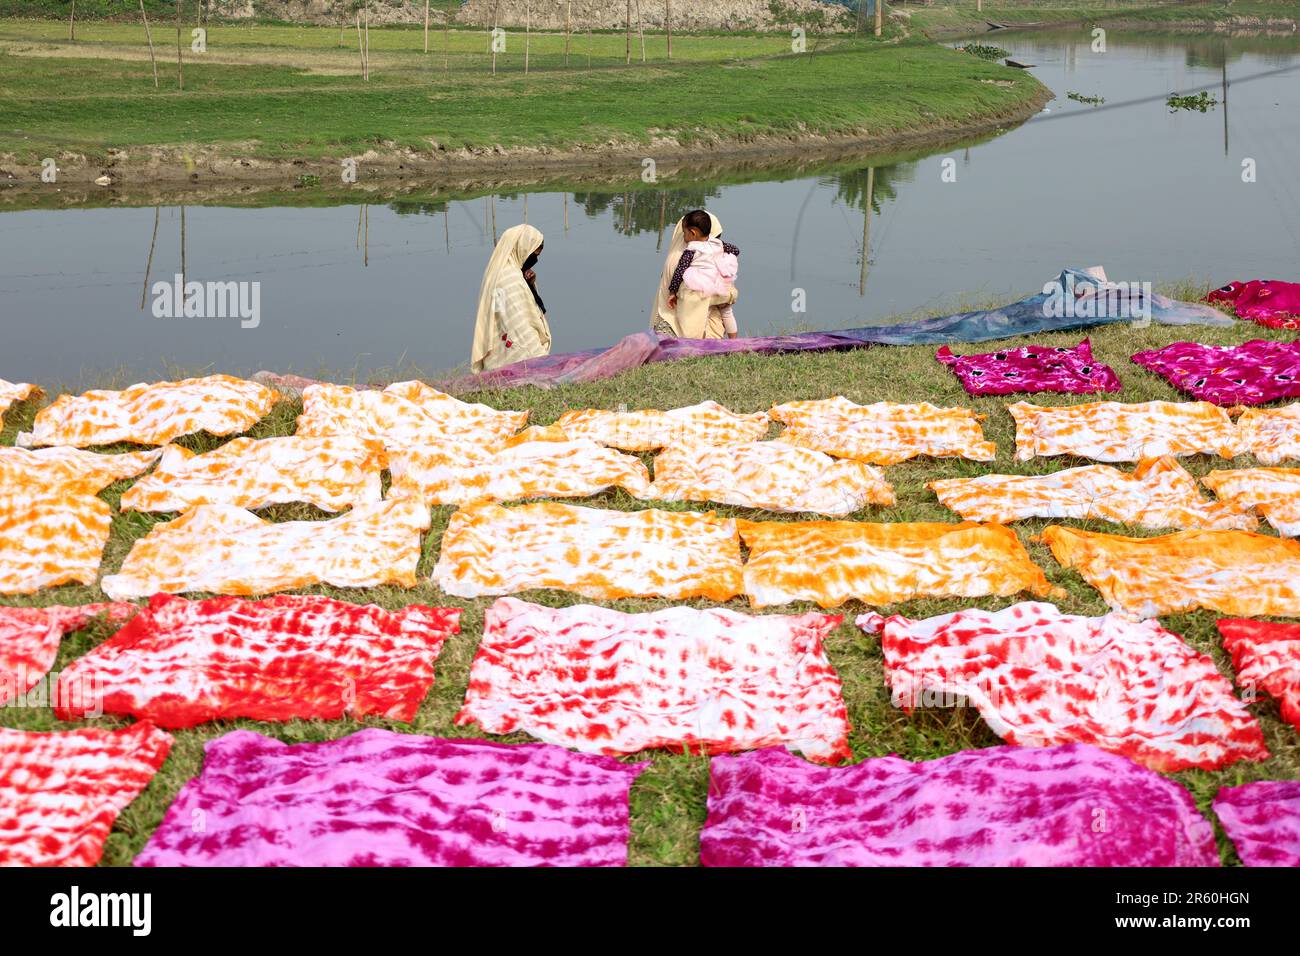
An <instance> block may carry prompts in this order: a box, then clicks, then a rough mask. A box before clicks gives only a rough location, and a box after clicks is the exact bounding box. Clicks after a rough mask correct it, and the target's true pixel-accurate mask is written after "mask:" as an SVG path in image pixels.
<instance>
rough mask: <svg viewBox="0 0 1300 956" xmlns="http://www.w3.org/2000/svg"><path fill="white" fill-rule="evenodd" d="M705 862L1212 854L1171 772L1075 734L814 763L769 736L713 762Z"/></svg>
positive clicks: (959, 862)
mask: <svg viewBox="0 0 1300 956" xmlns="http://www.w3.org/2000/svg"><path fill="white" fill-rule="evenodd" d="M710 772H711V774H712V780H711V783H710V786H709V818H708V822H707V823H706V824H705V826H704V831H703V833H702V834H701V835H700V861H701V862H702V863H703V864H704V865H705V866H1218V865H1219V855H1218V852H1217V850H1216V849H1215V845H1214V831H1213V829H1212V828H1211V827H1210V824H1209V822H1208V821H1207V820H1206V819H1205V818H1204V817H1203V816H1201V814H1200V813H1198V812H1197V810H1196V804H1195V803H1194V802H1193V801H1192V798H1191V795H1190V794H1189V793H1188V792H1187V791H1186V790H1185V789H1184V788H1183V787H1182V786H1181V785H1180V784H1177V783H1175V782H1174V781H1172V780H1169V779H1167V778H1165V777H1162V776H1161V775H1160V774H1158V773H1155V772H1154V771H1151V770H1147V769H1146V768H1145V767H1140V766H1138V765H1137V764H1135V763H1133V762H1132V761H1131V760H1127V759H1125V758H1124V757H1119V756H1116V755H1115V754H1109V753H1106V752H1105V751H1103V750H1098V749H1097V748H1096V747H1089V746H1087V745H1086V744H1068V745H1066V746H1064V747H1045V748H1042V749H1033V748H1024V747H988V748H985V749H983V750H963V751H961V752H959V753H955V754H952V755H951V756H948V757H941V758H939V759H938V760H928V761H925V762H922V763H912V762H911V761H908V760H903V759H901V758H899V757H878V758H874V759H871V760H864V761H863V762H862V763H860V764H857V765H855V766H851V767H835V768H826V767H817V766H814V765H813V764H810V763H807V762H806V761H803V760H801V759H799V758H798V757H795V756H793V755H791V754H790V753H788V752H787V751H784V750H779V749H776V748H772V749H769V750H760V751H756V752H754V753H748V754H741V755H739V756H735V757H714V758H713V760H712V762H711V764H710Z"/></svg>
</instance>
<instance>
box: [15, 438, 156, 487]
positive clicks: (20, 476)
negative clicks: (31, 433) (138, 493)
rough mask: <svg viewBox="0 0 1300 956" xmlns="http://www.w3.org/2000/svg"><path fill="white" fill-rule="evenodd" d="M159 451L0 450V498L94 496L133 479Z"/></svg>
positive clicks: (154, 458)
mask: <svg viewBox="0 0 1300 956" xmlns="http://www.w3.org/2000/svg"><path fill="white" fill-rule="evenodd" d="M161 454H162V449H160V448H155V449H153V450H151V451H137V452H129V453H127V454H124V455H101V454H99V453H97V452H93V451H83V450H81V449H80V448H69V447H66V446H59V447H55V448H36V449H32V450H30V451H29V450H28V449H26V448H10V447H3V448H0V495H4V494H37V495H43V494H56V493H59V494H69V495H71V494H82V495H96V494H99V492H101V491H103V490H104V489H105V488H107V487H108V486H109V485H111V484H113V483H114V482H115V481H122V480H123V479H126V478H134V477H135V476H136V475H138V474H140V473H141V472H143V471H145V470H146V469H148V468H149V466H150V465H152V464H153V463H154V462H155V461H157V460H158V456H159V455H161Z"/></svg>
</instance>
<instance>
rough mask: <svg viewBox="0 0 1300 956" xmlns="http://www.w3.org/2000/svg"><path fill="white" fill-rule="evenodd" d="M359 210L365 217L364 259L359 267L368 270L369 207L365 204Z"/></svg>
mask: <svg viewBox="0 0 1300 956" xmlns="http://www.w3.org/2000/svg"><path fill="white" fill-rule="evenodd" d="M361 208H362V209H363V210H364V211H365V217H366V229H365V239H364V241H363V243H362V245H363V248H364V250H365V257H364V258H363V259H362V260H361V265H362V266H364V267H365V268H367V269H368V268H370V206H369V205H368V204H367V205H363V206H362V207H361Z"/></svg>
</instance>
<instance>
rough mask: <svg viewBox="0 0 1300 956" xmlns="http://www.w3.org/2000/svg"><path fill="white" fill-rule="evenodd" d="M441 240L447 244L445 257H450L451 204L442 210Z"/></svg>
mask: <svg viewBox="0 0 1300 956" xmlns="http://www.w3.org/2000/svg"><path fill="white" fill-rule="evenodd" d="M442 239H443V241H444V242H445V243H446V244H447V255H451V203H450V202H448V203H447V205H446V208H444V209H443V210H442Z"/></svg>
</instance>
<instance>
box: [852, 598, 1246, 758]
mask: <svg viewBox="0 0 1300 956" xmlns="http://www.w3.org/2000/svg"><path fill="white" fill-rule="evenodd" d="M857 623H858V626H859V627H861V628H862V629H863V630H865V631H867V632H868V633H872V634H879V635H880V636H881V638H880V644H881V649H882V651H883V653H884V657H885V680H886V681H887V682H888V684H889V686H890V689H891V691H892V695H893V703H894V705H895V706H898V707H902V708H904V709H905V710H907V711H908V712H911V711H912V710H914V709H915V708H916V707H918V706H926V705H927V704H928V703H929V702H930V701H931V700H938V701H940V702H942V703H944V704H947V705H948V706H951V703H950V701H951V700H952V699H955V698H957V697H963V698H966V699H967V700H969V701H970V702H971V703H972V704H973V705H974V706H975V708H976V709H977V710H979V712H980V716H981V717H983V718H984V720H985V722H986V723H988V725H989V727H990V728H992V730H993V732H994V733H995V734H997V735H998V736H999V737H1001V738H1002V739H1003V740H1005V741H1006V742H1007V743H1010V744H1018V745H1019V746H1022V747H1050V746H1053V745H1055V744H1068V743H1085V744H1092V745H1093V746H1096V747H1100V748H1101V749H1102V750H1109V751H1110V752H1112V753H1117V754H1122V755H1123V756H1125V757H1128V758H1129V759H1131V760H1135V761H1137V762H1138V763H1140V764H1143V765H1144V766H1147V767H1150V768H1151V769H1152V770H1159V771H1162V772H1165V773H1173V772H1175V771H1179V770H1188V769H1191V768H1199V769H1202V770H1214V769H1217V768H1219V767H1224V766H1227V765H1228V764H1230V763H1235V762H1236V761H1238V760H1267V759H1268V755H1269V754H1268V749H1267V748H1266V747H1265V746H1264V735H1263V732H1262V731H1261V730H1260V727H1259V722H1258V721H1256V720H1255V718H1254V717H1252V716H1251V715H1250V712H1249V711H1248V710H1247V709H1246V705H1245V704H1243V703H1242V702H1241V701H1239V700H1238V699H1237V698H1236V697H1235V696H1234V695H1233V692H1232V684H1231V682H1229V681H1228V679H1227V678H1226V677H1224V676H1223V675H1222V674H1220V673H1219V671H1218V670H1217V669H1216V668H1215V666H1214V661H1213V660H1212V659H1211V658H1210V657H1208V656H1207V655H1205V654H1201V653H1199V652H1197V651H1195V650H1193V649H1192V648H1191V647H1189V646H1188V645H1187V644H1186V643H1185V642H1184V641H1183V639H1182V638H1181V637H1179V636H1178V635H1177V634H1173V633H1171V632H1169V631H1166V630H1165V629H1164V628H1162V627H1160V625H1159V624H1158V623H1156V622H1155V621H1143V622H1138V623H1135V622H1133V621H1129V620H1127V619H1125V618H1124V617H1122V616H1121V615H1118V614H1107V615H1105V616H1103V617H1080V616H1077V615H1073V614H1062V613H1061V612H1060V611H1059V610H1058V609H1057V608H1056V607H1055V606H1054V605H1051V604H1041V603H1038V602H1026V603H1023V604H1016V605H1014V606H1012V607H1009V608H1006V609H1005V610H1002V611H981V610H978V609H970V610H965V611H958V612H956V613H955V614H944V615H942V616H940V617H932V618H928V619H926V620H924V621H912V620H908V619H907V618H905V617H900V616H898V615H895V616H893V617H888V618H886V617H882V616H881V615H879V614H874V613H872V614H864V615H862V616H861V617H859V618H858V622H857ZM936 695H937V696H936Z"/></svg>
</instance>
